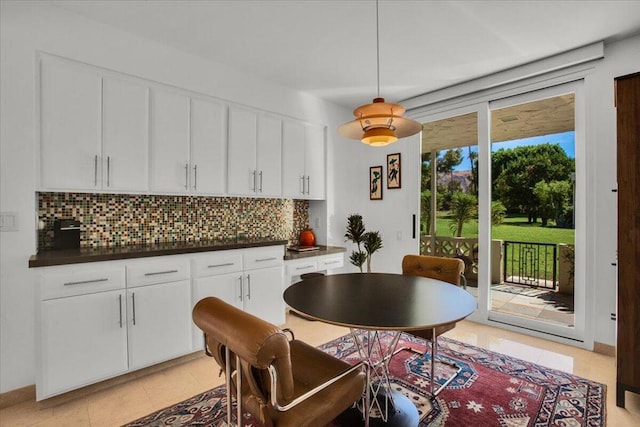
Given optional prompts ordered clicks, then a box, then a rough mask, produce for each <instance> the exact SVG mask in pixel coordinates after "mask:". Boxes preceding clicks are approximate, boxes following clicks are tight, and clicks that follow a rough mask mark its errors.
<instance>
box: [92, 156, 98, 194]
mask: <svg viewBox="0 0 640 427" xmlns="http://www.w3.org/2000/svg"><path fill="white" fill-rule="evenodd" d="M93 186H94V187H97V186H98V155H97V154H96V156H95V157H94V158H93Z"/></svg>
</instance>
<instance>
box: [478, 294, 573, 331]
mask: <svg viewBox="0 0 640 427" xmlns="http://www.w3.org/2000/svg"><path fill="white" fill-rule="evenodd" d="M477 289H478V288H475V287H468V288H467V290H468V291H469V292H471V293H472V294H474V295H477ZM491 309H492V310H494V311H499V312H501V313H507V314H514V315H517V316H524V317H529V318H532V319H538V320H542V321H546V322H551V323H557V324H561V325H567V326H573V323H574V320H573V319H574V313H573V295H567V294H561V293H558V292H555V291H552V290H549V289H541V288H532V287H528V286H521V285H513V284H496V285H491Z"/></svg>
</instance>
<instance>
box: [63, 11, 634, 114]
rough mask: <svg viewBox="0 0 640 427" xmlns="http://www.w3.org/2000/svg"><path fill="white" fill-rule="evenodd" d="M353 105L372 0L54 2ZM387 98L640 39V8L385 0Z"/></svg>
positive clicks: (362, 100)
mask: <svg viewBox="0 0 640 427" xmlns="http://www.w3.org/2000/svg"><path fill="white" fill-rule="evenodd" d="M51 3H53V4H54V5H55V6H58V7H61V8H64V9H66V10H68V11H72V12H75V13H78V14H80V15H83V16H84V17H86V18H89V19H91V20H95V21H99V22H101V23H104V24H107V25H110V26H113V27H117V28H120V29H122V30H124V31H127V32H130V33H133V34H136V35H138V36H141V37H144V38H148V39H151V40H155V41H157V42H160V43H162V44H165V45H169V46H172V47H174V48H177V49H180V50H182V51H185V52H189V53H192V54H195V55H199V56H202V57H205V58H208V59H210V60H212V61H216V62H219V63H222V64H225V65H226V66H230V67H232V68H235V69H238V70H239V71H243V72H248V73H252V74H254V75H256V76H258V77H260V78H263V79H266V80H268V81H271V82H275V83H277V84H280V85H282V86H286V87H290V88H292V89H295V90H300V91H305V92H308V93H311V94H313V95H315V96H317V97H320V98H324V99H326V100H328V101H331V102H335V103H337V104H340V105H343V106H345V107H347V108H349V109H353V108H355V107H356V106H358V105H362V104H366V103H369V102H371V99H372V98H374V97H375V96H376V95H377V89H376V85H377V79H376V27H375V22H376V21H375V2H374V1H373V0H342V1H336V0H297V1H292V0H263V1H258V0H233V1H222V0H215V1H213V0H212V1H206V0H200V1H189V0H181V1H171V0H160V1H158V0H144V1H138V0H129V1H118V0H94V1H77V0H76V1H71V0H54V1H51ZM379 10H380V95H381V96H383V97H385V98H386V99H387V101H390V102H398V101H402V100H404V99H408V98H411V97H413V96H417V95H420V94H423V93H427V92H430V91H434V90H437V89H441V88H444V87H448V86H452V85H455V84H457V83H461V82H464V81H468V80H471V79H474V78H477V77H481V76H484V75H487V74H491V73H494V72H496V71H500V70H504V69H507V68H511V67H514V66H517V65H521V64H524V63H527V62H531V61H534V60H537V59H540V58H544V57H547V56H550V55H554V54H557V53H560V52H564V51H567V50H571V49H573V48H577V47H581V46H584V45H587V44H590V43H594V42H597V41H601V40H605V41H609V40H615V39H620V38H623V37H627V36H629V35H633V34H640V19H638V16H640V1H637V0H631V1H615V2H611V1H596V0H593V1H560V0H558V1H419V0H380V4H379Z"/></svg>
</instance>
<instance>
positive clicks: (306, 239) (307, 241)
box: [298, 228, 316, 246]
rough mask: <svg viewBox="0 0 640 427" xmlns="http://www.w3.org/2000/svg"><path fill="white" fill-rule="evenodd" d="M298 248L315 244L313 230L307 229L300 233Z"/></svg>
mask: <svg viewBox="0 0 640 427" xmlns="http://www.w3.org/2000/svg"><path fill="white" fill-rule="evenodd" d="M298 240H299V241H300V246H313V245H315V244H316V235H315V234H313V230H312V229H310V228H307V229H306V230H302V232H301V233H300V238H299V239H298Z"/></svg>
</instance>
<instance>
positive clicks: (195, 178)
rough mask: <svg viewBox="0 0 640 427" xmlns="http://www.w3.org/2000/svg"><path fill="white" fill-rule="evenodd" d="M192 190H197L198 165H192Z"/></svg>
mask: <svg viewBox="0 0 640 427" xmlns="http://www.w3.org/2000/svg"><path fill="white" fill-rule="evenodd" d="M193 189H194V190H197V189H198V165H193Z"/></svg>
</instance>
